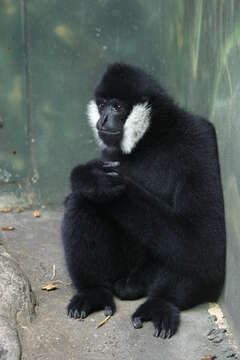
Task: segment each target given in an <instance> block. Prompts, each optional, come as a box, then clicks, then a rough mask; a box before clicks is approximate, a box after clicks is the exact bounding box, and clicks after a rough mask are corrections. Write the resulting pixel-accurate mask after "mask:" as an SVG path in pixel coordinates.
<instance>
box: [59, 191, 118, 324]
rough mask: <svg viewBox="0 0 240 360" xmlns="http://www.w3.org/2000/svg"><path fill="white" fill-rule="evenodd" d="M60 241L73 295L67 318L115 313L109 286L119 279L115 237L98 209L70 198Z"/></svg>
mask: <svg viewBox="0 0 240 360" xmlns="http://www.w3.org/2000/svg"><path fill="white" fill-rule="evenodd" d="M62 238H63V244H64V250H65V258H66V263H67V267H68V270H69V273H70V276H71V278H72V281H73V284H74V286H75V287H76V289H77V294H76V295H75V296H74V297H73V298H72V300H71V301H70V303H69V305H68V314H69V316H70V317H74V318H79V317H81V318H84V317H86V316H87V315H88V314H90V313H91V312H93V311H95V310H101V309H103V310H104V311H105V314H106V315H110V314H112V313H114V311H115V304H114V300H113V295H112V291H111V287H112V286H111V284H112V283H113V282H114V281H116V279H118V278H120V277H121V276H123V274H122V269H123V268H124V258H123V256H122V252H121V248H120V245H119V242H118V234H117V231H116V229H114V228H113V226H112V225H111V223H110V222H109V221H108V220H107V219H106V218H105V216H104V210H102V209H101V208H100V205H96V204H92V203H90V202H89V201H88V200H86V199H84V198H82V197H81V196H80V195H76V194H70V196H68V198H67V200H66V202H65V211H64V217H63V221H62Z"/></svg>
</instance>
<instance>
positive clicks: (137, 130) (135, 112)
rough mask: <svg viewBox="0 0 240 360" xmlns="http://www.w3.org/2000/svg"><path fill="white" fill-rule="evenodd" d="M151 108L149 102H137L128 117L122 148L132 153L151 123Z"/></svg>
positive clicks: (125, 152)
mask: <svg viewBox="0 0 240 360" xmlns="http://www.w3.org/2000/svg"><path fill="white" fill-rule="evenodd" d="M150 118H151V108H150V106H149V105H148V103H147V102H146V103H143V104H137V105H135V106H134V107H133V109H132V111H131V113H130V114H129V116H128V117H127V119H126V122H125V124H124V128H123V138H122V141H121V149H122V152H123V153H124V154H130V153H131V152H132V150H133V149H134V148H135V146H136V145H137V143H138V142H139V140H140V139H141V138H142V137H143V135H144V134H145V132H146V131H147V129H148V128H149V125H150Z"/></svg>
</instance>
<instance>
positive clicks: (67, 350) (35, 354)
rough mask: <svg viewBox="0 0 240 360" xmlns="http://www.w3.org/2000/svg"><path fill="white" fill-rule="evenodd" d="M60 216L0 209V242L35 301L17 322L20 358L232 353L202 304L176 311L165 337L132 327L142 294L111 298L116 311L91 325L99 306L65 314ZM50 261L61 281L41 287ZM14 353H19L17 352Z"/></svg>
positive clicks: (67, 289)
mask: <svg viewBox="0 0 240 360" xmlns="http://www.w3.org/2000/svg"><path fill="white" fill-rule="evenodd" d="M61 216H62V213H61V211H50V210H49V211H47V210H41V217H40V218H34V216H33V212H32V211H24V212H23V213H20V214H17V213H16V212H15V211H12V212H11V213H8V214H0V227H1V228H2V226H14V227H15V230H14V231H2V233H1V241H2V244H3V245H4V247H5V248H6V249H7V251H8V252H9V253H11V254H12V255H13V257H15V259H17V262H18V263H19V264H20V267H21V268H22V270H23V271H24V273H25V274H26V275H27V277H28V278H29V280H30V282H31V284H32V288H33V291H34V293H35V295H36V298H37V302H38V305H37V306H36V316H35V318H34V319H33V320H32V322H27V323H26V324H24V325H23V323H21V322H20V323H19V330H18V335H19V337H20V343H21V347H22V359H25V360H34V359H44V360H45V359H51V360H55V359H58V360H61V359H64V360H65V359H66V360H70V359H74V360H76V359H81V360H96V359H97V360H101V359H104V360H110V359H117V360H125V359H127V360H131V359H133V360H141V359H144V360H145V359H146V360H148V359H149V360H150V359H151V360H155V359H156V360H157V359H158V360H161V359H164V360H165V359H167V360H168V359H169V360H188V359H189V360H195V359H199V360H201V359H204V356H206V355H208V356H212V357H209V358H206V359H209V360H212V359H214V356H216V358H217V359H229V358H230V359H236V358H237V355H236V351H237V350H236V348H235V347H234V346H233V345H232V342H233V340H232V338H231V336H230V335H228V331H227V332H225V330H221V329H220V330H219V328H218V326H217V324H216V322H215V321H214V318H213V317H210V316H209V314H208V306H209V305H208V304H206V305H202V306H199V307H197V308H195V309H192V310H191V311H186V312H184V313H182V322H181V326H180V328H179V331H178V333H177V334H176V335H175V336H174V337H173V338H171V339H170V340H162V339H156V338H154V337H153V336H152V333H153V326H152V324H151V323H147V324H145V325H144V327H143V329H139V330H135V329H133V328H132V325H131V323H130V315H131V313H132V312H133V311H134V310H135V308H136V307H137V305H138V304H139V303H141V302H142V300H141V301H132V302H128V301H126V302H123V301H122V302H121V301H117V310H118V311H117V313H116V314H115V315H114V316H113V317H112V318H111V319H110V320H109V321H108V322H107V323H106V324H105V325H103V326H102V327H101V328H99V329H96V325H97V324H98V323H99V322H100V321H101V320H103V319H104V316H103V313H102V312H99V313H95V314H92V315H90V316H89V317H88V318H87V319H85V320H84V321H79V320H73V319H69V318H68V317H67V316H66V304H67V302H68V300H69V298H70V297H71V295H72V294H73V293H74V289H73V288H72V286H71V285H70V284H69V283H70V279H69V277H68V275H67V272H66V268H65V265H64V260H63V251H62V244H61V239H60V221H61ZM0 263H1V254H0ZM53 265H55V268H56V277H55V280H56V279H57V280H60V281H61V282H58V283H57V284H58V289H56V290H54V291H50V292H47V291H43V290H41V286H42V284H44V283H46V282H47V281H48V280H50V278H51V276H52V269H53ZM0 280H1V278H0ZM0 295H1V294H0ZM6 316H7V315H6ZM214 329H215V330H214ZM3 340H4V339H3V338H2V339H0V359H1V360H2V359H7V360H9V359H10V357H9V358H8V357H7V356H5V355H4V354H1V342H3ZM4 356H5V357H4ZM15 358H16V359H18V358H19V355H17V353H16V357H15ZM15 358H14V357H11V359H15Z"/></svg>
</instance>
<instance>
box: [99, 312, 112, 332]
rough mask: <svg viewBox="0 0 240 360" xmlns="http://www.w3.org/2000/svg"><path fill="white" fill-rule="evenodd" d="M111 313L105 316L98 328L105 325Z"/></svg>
mask: <svg viewBox="0 0 240 360" xmlns="http://www.w3.org/2000/svg"><path fill="white" fill-rule="evenodd" d="M110 317H111V315H108V316H106V317H105V319H103V320H102V321H101V322H100V323H99V324H98V325H97V326H96V329H99V328H100V327H101V326H103V325H104V324H105V323H106V322H107V321H108V320H109V319H110Z"/></svg>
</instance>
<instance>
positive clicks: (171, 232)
mask: <svg viewBox="0 0 240 360" xmlns="http://www.w3.org/2000/svg"><path fill="white" fill-rule="evenodd" d="M124 180H125V182H126V184H127V191H126V194H127V199H128V200H127V204H128V208H129V211H131V212H132V213H133V214H137V215H136V220H135V216H133V217H131V222H130V221H129V224H128V226H129V230H130V232H131V233H132V235H136V237H137V238H139V239H140V240H141V241H142V242H143V243H144V244H145V245H146V246H147V247H148V248H149V249H150V251H152V252H153V254H156V253H157V254H159V255H160V256H161V257H162V258H163V259H169V260H170V259H172V260H173V262H176V259H177V258H179V260H180V259H181V258H182V259H183V258H186V254H188V255H189V256H188V263H189V264H190V263H192V265H193V266H194V263H195V262H196V261H197V260H199V256H200V252H199V251H198V250H197V249H198V248H199V246H201V245H200V244H198V243H197V240H198V239H197V238H196V239H195V238H193V239H191V241H189V237H187V236H186V233H189V232H190V231H191V229H193V232H194V231H195V230H194V229H195V227H196V226H195V225H194V224H196V219H197V216H198V215H197V212H198V209H196V208H195V209H196V212H195V209H194V206H195V205H194V204H195V201H196V199H195V196H194V195H193V194H190V196H189V195H188V194H187V193H182V191H183V190H184V186H181V190H179V189H176V191H175V193H176V199H175V200H174V203H173V205H172V206H171V205H169V204H167V203H166V202H165V201H164V200H163V199H161V198H160V197H159V196H158V195H155V194H153V193H151V192H150V191H149V190H147V189H146V188H144V187H143V186H142V185H139V184H137V183H136V182H134V181H133V180H132V179H130V178H129V177H124ZM188 190H189V192H190V193H191V190H192V189H188ZM185 198H186V201H185V202H184V203H183V204H180V202H181V200H182V199H185ZM139 217H140V219H139ZM191 225H193V227H192V226H191ZM195 240H196V241H195Z"/></svg>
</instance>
